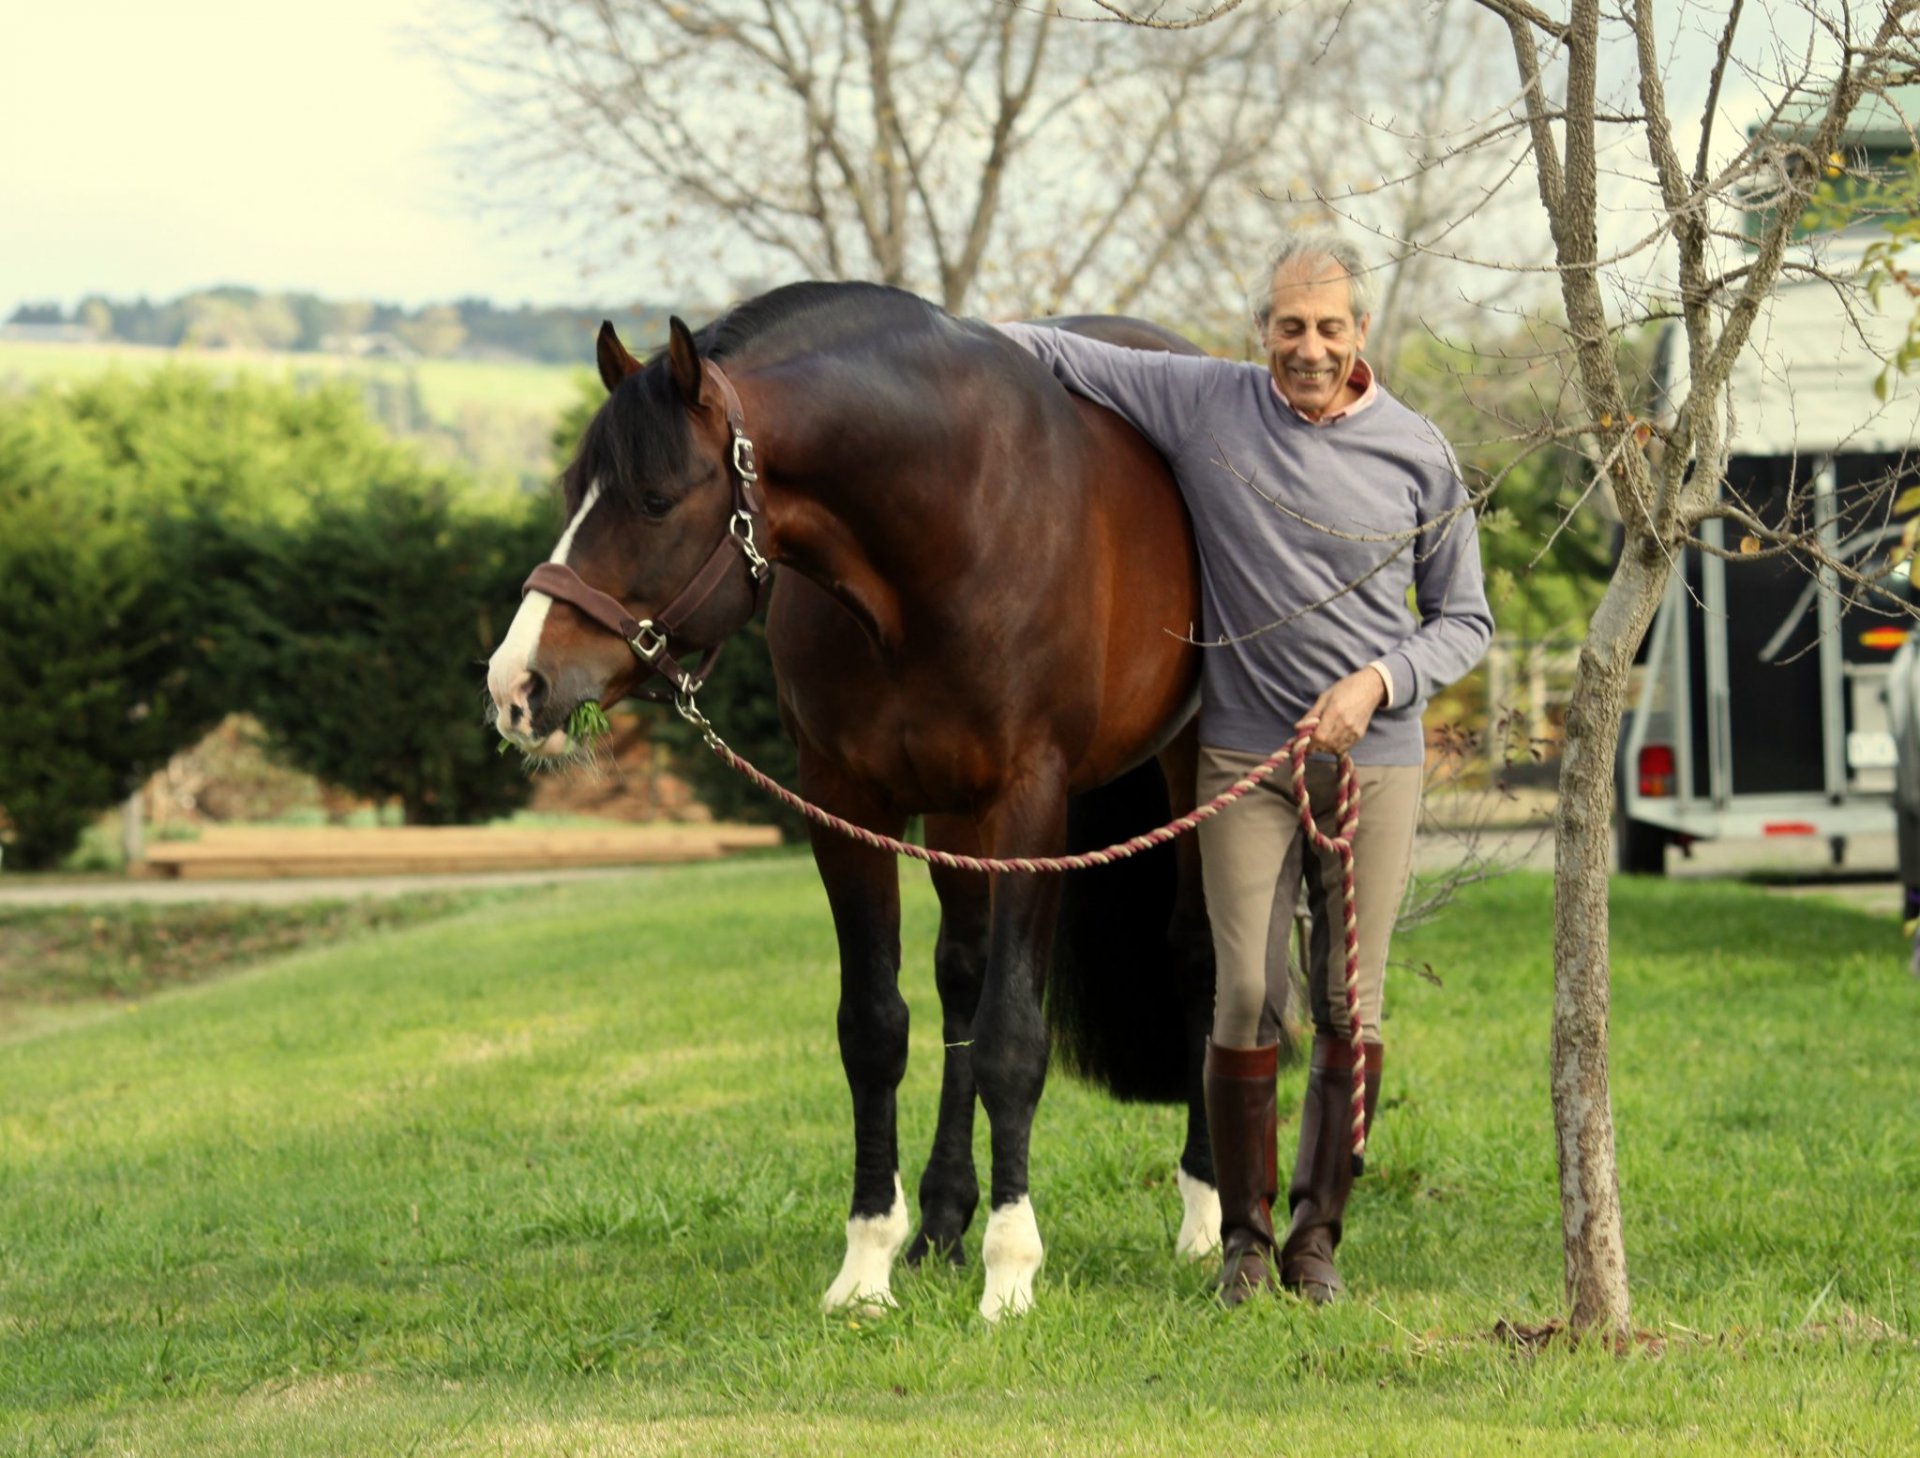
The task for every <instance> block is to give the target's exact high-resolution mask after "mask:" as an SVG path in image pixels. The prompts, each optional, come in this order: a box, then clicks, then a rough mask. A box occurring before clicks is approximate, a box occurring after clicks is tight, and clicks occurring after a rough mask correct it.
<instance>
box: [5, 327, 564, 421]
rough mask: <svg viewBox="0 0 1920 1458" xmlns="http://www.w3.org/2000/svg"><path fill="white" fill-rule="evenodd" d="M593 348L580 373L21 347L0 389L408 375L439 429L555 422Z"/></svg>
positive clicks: (489, 363) (540, 367)
mask: <svg viewBox="0 0 1920 1458" xmlns="http://www.w3.org/2000/svg"><path fill="white" fill-rule="evenodd" d="M592 345H593V341H592V340H591V339H590V338H586V337H583V338H582V340H581V354H580V360H581V363H580V368H579V369H568V368H564V367H561V366H557V365H548V364H538V363H534V362H530V361H529V362H526V363H519V362H500V361H493V360H466V359H420V360H408V361H400V360H380V359H352V358H348V357H346V356H342V355H330V354H273V353H264V352H257V351H228V350H181V349H161V348H158V347H156V346H152V345H140V344H123V343H115V342H109V343H105V344H21V343H18V342H0V387H5V386H6V385H7V384H8V383H9V382H13V383H15V384H16V385H24V386H32V385H36V384H39V383H41V382H43V381H46V382H58V381H62V380H81V379H91V378H93V377H94V376H96V375H99V374H101V373H103V372H104V371H106V370H109V369H124V370H150V369H158V368H160V367H161V366H163V365H168V364H184V365H189V366H192V367H195V368H205V369H209V370H214V371H217V372H226V371H232V370H257V371H263V372H266V373H270V374H277V375H281V376H288V375H309V374H317V375H325V376H334V375H348V376H353V377H355V378H368V379H382V380H391V381H404V380H405V379H406V378H407V377H408V376H409V375H412V376H413V377H414V378H415V379H416V380H417V381H418V382H419V386H420V399H421V403H422V404H423V405H424V406H425V408H426V410H427V413H428V414H429V415H430V416H432V417H433V419H434V420H436V421H437V422H439V423H440V424H442V425H447V426H452V425H457V424H459V423H460V419H461V414H462V412H463V410H465V409H467V408H468V407H474V408H478V409H506V410H512V411H515V412H524V413H529V414H539V415H543V416H547V417H552V416H557V415H558V414H559V413H560V412H561V411H562V410H564V409H565V408H566V407H567V406H568V405H571V404H572V403H573V402H574V400H575V399H576V398H577V397H578V395H579V385H578V381H579V378H580V376H581V374H582V373H584V372H585V371H586V370H587V369H588V368H589V367H590V363H591V358H592V356H591V349H592Z"/></svg>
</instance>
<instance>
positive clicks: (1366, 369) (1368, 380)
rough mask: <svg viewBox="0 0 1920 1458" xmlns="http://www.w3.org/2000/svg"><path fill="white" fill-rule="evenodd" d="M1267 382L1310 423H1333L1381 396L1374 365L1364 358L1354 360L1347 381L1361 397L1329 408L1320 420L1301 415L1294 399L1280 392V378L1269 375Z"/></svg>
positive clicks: (1283, 400)
mask: <svg viewBox="0 0 1920 1458" xmlns="http://www.w3.org/2000/svg"><path fill="white" fill-rule="evenodd" d="M1267 383H1268V384H1269V385H1270V386H1272V387H1273V393H1274V394H1275V395H1276V396H1278V397H1279V400H1280V403H1281V404H1282V405H1284V406H1286V407H1287V409H1289V410H1292V411H1293V413H1294V414H1295V415H1299V416H1300V418H1301V419H1302V420H1305V421H1306V422H1307V424H1308V425H1332V424H1333V423H1334V421H1336V420H1345V419H1346V418H1347V417H1348V416H1349V415H1358V414H1359V413H1360V412H1361V411H1362V410H1365V409H1366V408H1367V407H1368V406H1369V405H1371V404H1373V402H1374V401H1376V400H1378V399H1379V398H1380V387H1379V386H1378V385H1377V384H1376V383H1375V381H1374V378H1373V366H1372V365H1370V364H1368V363H1367V362H1366V361H1365V360H1363V359H1356V360H1355V361H1354V362H1353V373H1352V374H1350V375H1348V376H1347V383H1348V384H1349V385H1352V386H1353V387H1354V388H1355V389H1357V390H1359V392H1360V398H1359V399H1357V400H1355V401H1354V402H1353V403H1352V404H1351V405H1344V406H1342V407H1341V408H1340V409H1338V410H1329V411H1328V412H1327V413H1326V414H1325V415H1322V416H1321V417H1320V418H1319V419H1318V420H1314V419H1311V418H1310V417H1308V416H1306V415H1301V414H1300V411H1299V410H1297V409H1295V407H1294V404H1293V401H1291V400H1289V399H1288V398H1287V397H1286V396H1285V395H1282V394H1280V382H1279V381H1278V380H1276V379H1273V378H1272V377H1271V376H1269V377H1268V380H1267Z"/></svg>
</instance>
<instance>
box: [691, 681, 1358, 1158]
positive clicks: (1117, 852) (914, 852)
mask: <svg viewBox="0 0 1920 1458" xmlns="http://www.w3.org/2000/svg"><path fill="white" fill-rule="evenodd" d="M691 709H692V706H691V704H689V703H685V702H684V701H683V703H682V707H681V713H682V714H683V715H685V716H686V718H687V720H688V722H689V723H691V724H693V726H694V727H695V728H696V729H699V730H700V731H701V733H702V736H703V737H704V738H705V740H706V743H707V747H708V748H709V749H711V750H712V751H713V752H714V753H715V754H717V755H719V756H720V758H721V760H722V761H723V762H725V763H726V764H727V765H728V766H730V767H731V768H733V769H735V770H737V771H739V772H740V773H741V774H742V775H744V776H746V778H747V779H749V780H751V781H752V782H753V783H754V784H756V785H758V786H759V787H760V788H761V789H763V790H765V791H766V792H767V793H768V794H769V795H772V796H773V797H774V799H776V800H778V801H780V802H781V803H782V804H783V805H787V806H789V807H791V808H792V809H794V810H797V811H799V812H800V814H802V815H804V816H806V817H807V819H809V820H811V821H813V822H814V823H815V824H817V825H824V826H826V827H827V829H829V830H834V831H838V832H839V833H840V834H842V835H845V836H848V837H850V838H852V839H854V840H857V841H859V842H860V843H861V844H862V845H869V846H872V847H873V848H874V849H875V850H883V851H891V852H892V853H893V854H895V855H898V856H906V857H908V858H910V859H912V860H916V861H925V862H927V863H928V864H929V865H934V866H946V867H948V868H950V869H952V870H956V871H981V872H989V873H991V872H999V873H1003V874H1005V873H1016V874H1037V873H1044V872H1052V871H1084V870H1087V869H1088V868H1090V867H1093V866H1109V865H1112V864H1113V863H1114V862H1115V861H1121V860H1125V859H1127V857H1129V856H1135V855H1138V854H1139V853H1140V852H1141V851H1143V850H1151V849H1152V848H1153V847H1154V846H1157V845H1166V844H1167V843H1168V842H1169V841H1172V840H1174V839H1175V838H1176V837H1178V836H1182V835H1185V834H1186V833H1187V832H1188V831H1189V830H1192V829H1194V827H1196V826H1198V825H1200V824H1202V823H1203V822H1205V821H1208V820H1211V819H1212V818H1213V817H1214V816H1216V815H1218V814H1219V813H1220V812H1221V811H1222V810H1224V809H1226V808H1227V806H1229V805H1231V804H1232V803H1233V802H1234V801H1235V800H1238V799H1239V798H1240V797H1241V796H1243V795H1245V794H1247V793H1248V792H1249V791H1251V790H1252V789H1253V788H1254V787H1255V786H1256V785H1258V784H1259V783H1260V782H1261V781H1262V780H1264V779H1266V778H1267V777H1268V776H1270V775H1271V774H1272V773H1273V772H1274V771H1275V770H1276V769H1278V768H1279V767H1280V765H1281V764H1282V763H1290V764H1291V765H1292V782H1293V798H1294V804H1295V805H1296V806H1297V807H1298V809H1299V812H1300V825H1301V828H1302V829H1303V830H1305V831H1306V833H1307V838H1308V839H1309V840H1310V841H1311V842H1312V843H1313V845H1314V846H1315V848H1316V849H1318V850H1321V851H1324V852H1326V853H1327V854H1329V855H1333V856H1337V857H1338V858H1339V861H1340V895H1341V900H1342V902H1343V906H1342V911H1343V913H1344V916H1345V924H1346V945H1347V968H1346V999H1347V1027H1348V1030H1349V1031H1350V1032H1351V1034H1352V1038H1353V1172H1354V1173H1355V1174H1356V1175H1357V1174H1359V1173H1360V1172H1361V1169H1362V1167H1363V1164H1364V1159H1365V1155H1366V1147H1367V1085H1366V1068H1367V1045H1366V1044H1365V1043H1364V1042H1362V1041H1361V1033H1362V1027H1361V1023H1360V922H1359V916H1358V913H1357V912H1356V911H1355V909H1354V908H1355V900H1354V894H1353V886H1354V881H1353V838H1354V835H1355V833H1356V832H1357V831H1358V830H1359V828H1360V786H1359V782H1358V780H1357V779H1356V778H1355V775H1354V769H1353V760H1352V759H1351V758H1349V757H1348V756H1347V755H1345V754H1342V755H1340V756H1339V757H1338V775H1339V779H1338V800H1337V801H1336V803H1335V806H1334V818H1335V821H1336V823H1337V825H1338V833H1337V834H1335V835H1328V834H1326V833H1325V832H1323V831H1322V830H1321V829H1320V827H1319V825H1318V824H1316V823H1315V821H1314V818H1313V805H1312V802H1311V797H1310V796H1309V795H1308V793H1307V745H1308V744H1309V743H1311V742H1312V740H1313V731H1314V729H1315V728H1316V727H1317V726H1318V723H1319V721H1318V720H1315V719H1308V720H1305V721H1303V727H1302V728H1301V730H1300V732H1299V733H1297V734H1296V735H1294V737H1293V738H1292V739H1290V740H1288V741H1287V742H1286V743H1285V744H1283V745H1281V746H1280V748H1278V749H1276V750H1274V752H1273V753H1272V754H1270V755H1268V756H1267V757H1266V758H1265V759H1263V760H1261V761H1260V763H1259V764H1257V765H1255V766H1254V767H1253V768H1252V769H1250V770H1248V771H1247V773H1246V774H1244V775H1242V776H1241V777H1240V778H1239V779H1237V780H1235V781H1234V782H1233V783H1232V784H1231V785H1229V786H1228V787H1227V788H1226V789H1225V790H1223V791H1221V792H1220V793H1219V794H1218V795H1215V796H1214V797H1213V798H1212V799H1211V800H1209V801H1208V802H1207V803H1206V804H1204V805H1200V806H1197V807H1196V808H1195V809H1193V810H1192V811H1191V812H1189V813H1188V814H1185V815H1182V816H1180V817H1179V818H1178V819H1175V820H1170V821H1168V822H1167V823H1166V824H1165V825H1162V826H1160V827H1159V828H1158V829H1155V830H1149V831H1147V832H1146V833H1145V834H1144V835H1136V836H1134V837H1133V838H1132V839H1130V840H1123V841H1120V842H1118V843H1117V844H1114V845H1110V846H1106V847H1104V848H1103V849H1101V850H1095V851H1085V852H1083V853H1082V854H1080V855H1073V856H1035V857H1028V856H1011V857H1006V858H996V857H991V856H963V855H955V854H954V853H953V852H951V851H942V850H934V849H932V848H930V847H928V846H924V845H912V844H909V843H908V842H907V841H904V840H896V839H895V838H894V837H893V836H890V835H880V834H878V833H877V832H875V831H871V830H868V829H867V828H866V827H865V826H864V825H855V824H854V823H853V822H852V821H851V820H845V819H842V818H841V817H840V816H838V815H835V814H834V813H833V812H832V811H830V810H823V809H821V808H820V807H819V806H818V805H815V804H813V803H812V802H811V801H808V800H804V799H802V798H801V797H800V796H799V795H796V794H794V792H793V791H792V790H789V789H788V788H787V787H786V786H785V785H782V784H779V783H778V782H776V781H774V780H771V779H769V778H768V777H767V776H766V775H764V774H762V773H761V772H760V771H759V770H757V769H755V768H754V767H753V766H752V765H751V764H749V763H748V762H747V761H746V760H744V759H742V758H741V757H740V756H739V755H737V754H735V753H734V752H733V750H732V748H731V747H730V746H729V745H728V744H727V743H726V741H725V740H723V739H721V738H720V736H719V735H718V734H717V733H715V732H714V730H713V727H712V725H710V724H708V723H707V721H706V719H705V716H703V715H701V714H699V712H698V710H692V711H691V712H689V710H691Z"/></svg>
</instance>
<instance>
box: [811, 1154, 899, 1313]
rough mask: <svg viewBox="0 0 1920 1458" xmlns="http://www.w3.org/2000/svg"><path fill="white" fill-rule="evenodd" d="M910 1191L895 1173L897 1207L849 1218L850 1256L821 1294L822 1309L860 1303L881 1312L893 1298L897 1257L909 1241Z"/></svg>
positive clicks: (828, 1309)
mask: <svg viewBox="0 0 1920 1458" xmlns="http://www.w3.org/2000/svg"><path fill="white" fill-rule="evenodd" d="M907 1226H908V1221H907V1195H906V1191H905V1190H903V1189H902V1188H901V1186H900V1176H899V1174H898V1173H896V1174H895V1175H894V1177H893V1208H892V1209H891V1210H889V1211H887V1213H886V1214H884V1215H855V1216H853V1217H852V1218H851V1219H849V1220H848V1221H847V1258H846V1259H845V1260H844V1261H842V1262H841V1263H840V1274H839V1275H837V1276H835V1277H834V1278H833V1284H832V1285H831V1286H829V1287H827V1294H826V1295H825V1296H823V1297H821V1298H820V1309H821V1310H822V1311H840V1310H843V1309H844V1308H846V1307H849V1306H858V1307H859V1308H860V1310H861V1311H862V1312H863V1313H864V1314H867V1315H878V1314H879V1312H880V1311H881V1310H882V1309H883V1308H885V1307H889V1306H893V1305H896V1304H898V1303H896V1302H895V1301H894V1299H893V1258H894V1257H895V1256H897V1255H899V1254H900V1247H901V1246H903V1245H905V1244H906V1243H907Z"/></svg>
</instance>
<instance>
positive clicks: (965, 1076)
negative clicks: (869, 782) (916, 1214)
mask: <svg viewBox="0 0 1920 1458" xmlns="http://www.w3.org/2000/svg"><path fill="white" fill-rule="evenodd" d="M927 844H929V845H931V846H934V847H936V848H938V849H940V850H950V851H955V852H959V853H961V854H977V853H978V848H979V842H978V838H977V836H975V835H974V833H973V827H972V825H971V824H970V823H969V824H961V823H957V822H954V821H952V818H951V817H946V816H937V817H936V816H929V817H928V818H927ZM933 885H934V889H935V890H936V891H937V892H938V893H939V895H940V941H939V945H938V946H937V947H936V948H935V951H934V956H933V975H934V982H935V985H936V986H937V987H938V988H939V989H940V1037H941V1042H942V1043H943V1044H944V1045H945V1049H946V1051H945V1055H944V1062H943V1064H942V1067H941V1074H940V1116H939V1120H938V1122H937V1123H936V1124H935V1125H934V1130H933V1152H932V1153H931V1154H930V1155H929V1156H928V1157H927V1168H926V1172H925V1173H924V1174H922V1175H921V1176H920V1232H919V1234H917V1235H916V1236H914V1238H913V1244H911V1245H910V1246H908V1247H907V1262H908V1264H909V1265H918V1264H919V1263H920V1262H921V1261H922V1260H923V1259H925V1258H926V1257H927V1256H928V1255H929V1254H933V1255H935V1256H944V1257H945V1258H946V1259H947V1260H949V1261H951V1262H952V1263H953V1264H954V1265H956V1266H957V1265H962V1264H964V1263H965V1259H966V1258H965V1255H964V1253H963V1252H962V1250H961V1246H960V1239H961V1237H962V1236H964V1235H965V1234H966V1232H967V1226H968V1225H970V1224H972V1222H973V1212H974V1209H975V1207H976V1206H978V1205H979V1203H980V1177H979V1175H978V1174H977V1173H975V1171H974V1167H973V1106H974V1099H975V1096H976V1089H975V1085H974V1079H973V1046H972V1038H973V1021H974V1014H975V1012H976V1010H977V1009H978V1008H979V1005H980V987H981V983H982V980H983V979H984V977H985V975H986V969H987V931H988V908H989V898H988V885H987V878H986V877H985V876H983V875H981V874H979V873H978V872H975V871H951V870H946V869H944V868H941V867H935V868H934V871H933Z"/></svg>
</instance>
